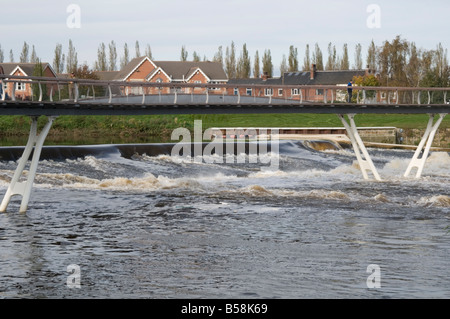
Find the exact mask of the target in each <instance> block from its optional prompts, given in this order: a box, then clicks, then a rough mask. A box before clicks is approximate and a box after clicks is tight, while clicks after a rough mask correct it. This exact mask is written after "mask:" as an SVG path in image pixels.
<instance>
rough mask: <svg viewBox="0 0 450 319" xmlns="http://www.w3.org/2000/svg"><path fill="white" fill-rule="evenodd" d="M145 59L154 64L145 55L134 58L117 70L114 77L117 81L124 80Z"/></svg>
mask: <svg viewBox="0 0 450 319" xmlns="http://www.w3.org/2000/svg"><path fill="white" fill-rule="evenodd" d="M146 60H148V61H149V62H150V63H152V64H155V63H153V61H152V60H150V59H149V58H148V57H147V56H141V57H137V58H134V59H133V60H131V61H130V62H129V63H128V64H127V65H125V66H124V67H123V69H122V70H120V71H118V73H117V74H116V76H115V78H114V79H115V80H118V81H125V80H126V79H127V78H128V77H129V76H130V75H131V73H132V72H133V71H134V70H136V69H137V68H138V67H139V66H140V65H141V64H142V63H144V61H146Z"/></svg>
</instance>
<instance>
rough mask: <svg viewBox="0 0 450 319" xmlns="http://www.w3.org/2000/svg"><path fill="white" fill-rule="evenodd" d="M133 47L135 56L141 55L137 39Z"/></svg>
mask: <svg viewBox="0 0 450 319" xmlns="http://www.w3.org/2000/svg"><path fill="white" fill-rule="evenodd" d="M134 49H135V50H136V58H140V57H141V49H140V48H139V41H137V40H136V43H135V45H134Z"/></svg>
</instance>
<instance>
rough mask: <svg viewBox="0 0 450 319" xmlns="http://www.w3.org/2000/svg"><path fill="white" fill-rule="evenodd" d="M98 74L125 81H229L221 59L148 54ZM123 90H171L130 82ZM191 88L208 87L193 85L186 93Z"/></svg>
mask: <svg viewBox="0 0 450 319" xmlns="http://www.w3.org/2000/svg"><path fill="white" fill-rule="evenodd" d="M97 74H98V76H99V77H100V79H101V80H114V81H123V82H149V83H175V84H176V83H194V84H195V83H199V84H226V83H227V81H228V78H227V76H226V74H225V71H224V70H223V67H222V64H221V63H217V62H209V61H203V62H193V61H152V60H150V59H149V58H148V57H146V56H144V57H138V58H135V59H133V60H131V61H130V62H129V63H128V64H127V65H126V66H125V67H124V68H123V69H122V70H120V71H115V72H109V73H107V72H97ZM124 90H125V92H124V93H125V94H142V93H146V94H158V93H161V94H164V93H169V91H170V90H169V88H162V89H159V88H157V87H152V88H145V87H144V88H143V87H141V86H129V87H126V88H124ZM143 90H145V92H144V91H143ZM192 90H193V91H192ZM191 92H194V93H204V92H205V89H204V88H203V89H200V88H193V89H191V88H190V89H187V91H185V92H184V93H191ZM210 93H222V91H221V90H219V89H211V90H210Z"/></svg>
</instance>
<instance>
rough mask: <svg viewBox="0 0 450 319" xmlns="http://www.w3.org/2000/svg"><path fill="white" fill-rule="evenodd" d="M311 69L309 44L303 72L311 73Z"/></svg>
mask: <svg viewBox="0 0 450 319" xmlns="http://www.w3.org/2000/svg"><path fill="white" fill-rule="evenodd" d="M310 69H311V57H310V52H309V44H307V45H306V49H305V57H304V59H303V71H309V70H310Z"/></svg>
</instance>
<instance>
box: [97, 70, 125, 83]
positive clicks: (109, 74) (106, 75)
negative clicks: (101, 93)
mask: <svg viewBox="0 0 450 319" xmlns="http://www.w3.org/2000/svg"><path fill="white" fill-rule="evenodd" d="M119 72H120V71H95V74H96V75H97V76H98V79H99V80H101V81H113V80H115V79H116V78H117V75H118V74H119Z"/></svg>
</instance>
